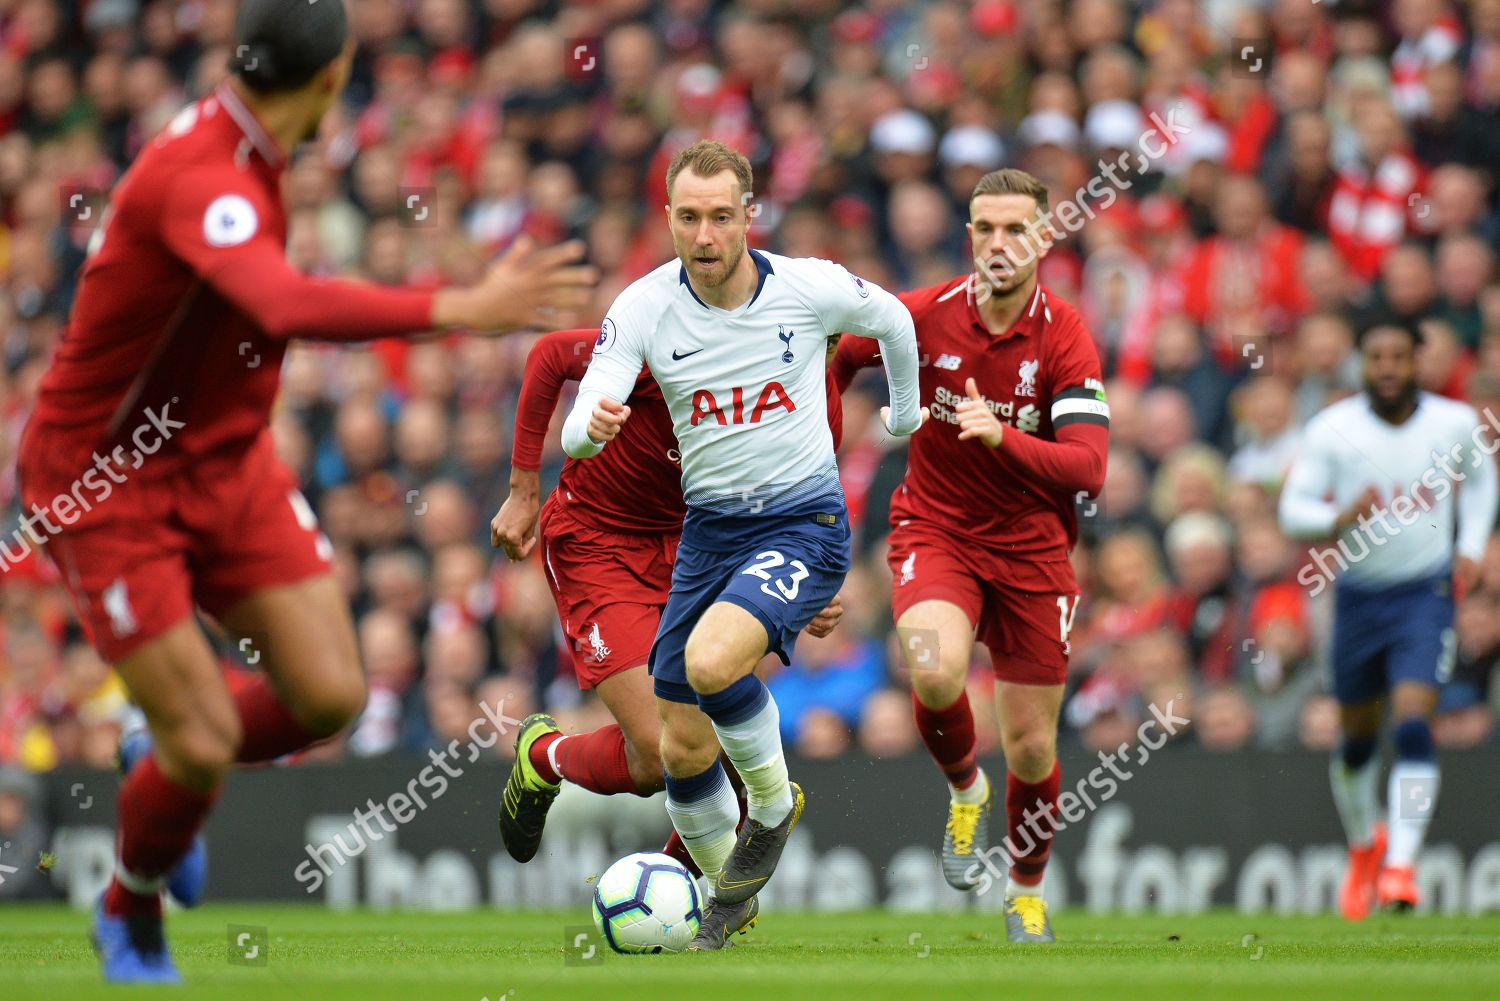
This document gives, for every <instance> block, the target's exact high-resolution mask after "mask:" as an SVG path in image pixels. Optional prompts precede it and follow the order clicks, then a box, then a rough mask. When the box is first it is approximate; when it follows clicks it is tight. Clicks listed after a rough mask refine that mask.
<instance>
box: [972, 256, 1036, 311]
mask: <svg viewBox="0 0 1500 1001" xmlns="http://www.w3.org/2000/svg"><path fill="white" fill-rule="evenodd" d="M1001 261H1003V262H1004V263H1005V264H1007V265H1009V266H1010V268H1011V269H1012V270H1006V269H1005V268H1004V267H1003V266H1002V267H1000V268H999V269H998V270H997V267H996V265H997V262H1001ZM975 265H976V268H975V272H974V282H975V286H976V288H975V292H976V293H977V294H979V295H982V296H983V298H984V299H985V300H989V299H999V300H1001V301H1004V300H1005V299H1007V298H1009V297H1010V296H1012V295H1014V294H1015V293H1016V292H1017V291H1018V290H1019V289H1020V288H1021V287H1022V286H1024V285H1025V284H1026V283H1027V281H1029V280H1030V278H1031V275H1032V273H1033V271H1034V270H1035V266H1034V265H1033V266H1032V267H1026V266H1022V267H1016V265H1015V262H1013V261H1010V260H1008V259H1006V258H1005V257H1004V256H1003V255H999V254H997V255H995V257H992V258H990V259H989V260H987V261H986V260H985V259H983V258H980V257H976V258H975ZM980 289H987V290H988V291H987V292H980Z"/></svg>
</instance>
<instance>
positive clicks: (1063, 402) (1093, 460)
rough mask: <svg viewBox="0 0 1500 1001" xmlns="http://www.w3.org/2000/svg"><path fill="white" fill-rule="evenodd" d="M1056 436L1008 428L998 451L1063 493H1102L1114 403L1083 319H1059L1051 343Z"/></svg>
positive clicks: (1047, 368)
mask: <svg viewBox="0 0 1500 1001" xmlns="http://www.w3.org/2000/svg"><path fill="white" fill-rule="evenodd" d="M1048 349H1049V353H1050V354H1051V359H1050V360H1049V363H1048V365H1047V366H1046V371H1048V372H1049V373H1050V374H1051V379H1050V380H1049V383H1050V384H1049V387H1048V389H1049V392H1048V395H1049V397H1050V399H1051V404H1052V414H1051V417H1052V435H1053V438H1055V439H1056V440H1055V441H1047V440H1045V439H1043V438H1039V437H1037V436H1036V435H1029V434H1027V433H1026V432H1024V431H1019V430H1017V429H1016V428H1014V427H1007V428H1006V429H1005V434H1004V435H1003V436H1002V437H1001V439H1000V447H999V452H1000V454H1001V455H1004V456H1006V457H1007V458H1008V459H1010V460H1011V461H1013V462H1016V463H1019V464H1020V465H1023V466H1025V467H1026V468H1027V469H1028V470H1029V471H1030V472H1031V473H1032V474H1033V475H1034V476H1036V477H1037V478H1038V479H1040V480H1042V481H1043V482H1044V483H1047V484H1049V485H1050V486H1052V487H1054V488H1056V489H1057V490H1058V491H1059V492H1062V493H1074V492H1077V491H1080V490H1081V491H1083V492H1084V493H1087V494H1089V495H1090V496H1098V494H1099V491H1101V490H1103V489H1104V469H1105V461H1106V456H1107V454H1108V452H1109V404H1108V402H1106V401H1105V398H1104V381H1103V377H1102V374H1101V371H1100V367H1099V354H1098V352H1097V351H1095V350H1094V342H1093V339H1092V338H1090V337H1089V334H1088V331H1087V330H1085V329H1084V326H1083V324H1082V323H1081V322H1078V321H1077V320H1074V321H1073V322H1071V323H1064V324H1059V325H1058V326H1057V328H1056V329H1055V330H1054V331H1053V336H1052V337H1051V338H1049V343H1048Z"/></svg>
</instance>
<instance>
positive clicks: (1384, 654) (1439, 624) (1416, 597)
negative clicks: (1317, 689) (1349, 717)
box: [1329, 573, 1456, 706]
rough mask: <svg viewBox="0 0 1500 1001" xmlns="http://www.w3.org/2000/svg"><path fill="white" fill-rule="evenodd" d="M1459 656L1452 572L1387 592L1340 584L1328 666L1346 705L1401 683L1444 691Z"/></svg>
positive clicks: (1334, 612)
mask: <svg viewBox="0 0 1500 1001" xmlns="http://www.w3.org/2000/svg"><path fill="white" fill-rule="evenodd" d="M1455 653H1456V648H1455V644H1454V634H1453V590H1452V584H1451V577H1450V575H1449V574H1447V573H1444V574H1440V575H1439V576H1436V577H1429V578H1426V579H1424V580H1418V581H1411V582H1409V583H1405V584H1396V585H1393V586H1390V587H1383V588H1371V589H1365V588H1355V587H1350V586H1349V585H1347V584H1343V583H1341V584H1339V585H1338V588H1337V593H1336V594H1335V596H1334V607H1333V647H1332V650H1331V651H1330V654H1329V662H1330V666H1331V667H1332V672H1333V694H1334V695H1335V696H1336V697H1337V698H1338V700H1339V702H1340V703H1342V704H1343V705H1346V706H1347V705H1357V704H1359V703H1362V702H1368V701H1370V700H1371V699H1374V698H1377V697H1378V696H1381V695H1384V694H1385V693H1386V692H1387V691H1389V690H1390V689H1391V688H1394V687H1395V686H1396V685H1398V684H1400V683H1401V682H1403V681H1409V682H1418V683H1420V684H1424V685H1431V686H1432V687H1433V688H1441V687H1442V686H1443V685H1444V684H1445V683H1446V682H1447V681H1448V679H1449V677H1451V676H1452V674H1453V663H1454V655H1455Z"/></svg>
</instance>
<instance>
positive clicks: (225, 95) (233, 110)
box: [214, 83, 282, 167]
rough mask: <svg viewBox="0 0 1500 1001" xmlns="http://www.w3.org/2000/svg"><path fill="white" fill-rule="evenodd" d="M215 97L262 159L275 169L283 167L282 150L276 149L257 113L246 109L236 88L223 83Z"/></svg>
mask: <svg viewBox="0 0 1500 1001" xmlns="http://www.w3.org/2000/svg"><path fill="white" fill-rule="evenodd" d="M214 96H215V97H217V98H218V99H219V104H220V105H222V106H223V108H224V110H225V111H227V112H228V113H229V117H230V118H232V119H234V124H236V125H238V126H239V127H240V131H241V132H243V133H245V138H246V139H249V140H250V145H251V146H254V147H255V151H256V152H257V153H259V154H260V155H261V158H262V159H263V160H265V161H266V162H267V163H269V164H270V165H271V166H273V167H279V166H281V161H282V156H281V150H279V149H277V148H276V143H275V142H274V141H273V140H272V139H271V137H270V135H269V134H267V132H266V130H265V128H264V127H263V126H262V125H261V124H260V119H258V118H256V117H255V112H253V111H251V110H250V109H249V108H247V107H245V102H244V101H241V100H240V96H239V95H238V94H236V93H235V92H234V88H233V87H231V86H229V84H227V83H222V84H220V85H219V86H218V87H217V88H216V89H215V91H214Z"/></svg>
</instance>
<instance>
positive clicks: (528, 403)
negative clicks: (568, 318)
mask: <svg viewBox="0 0 1500 1001" xmlns="http://www.w3.org/2000/svg"><path fill="white" fill-rule="evenodd" d="M598 336H599V334H598V332H597V331H594V330H590V329H583V330H557V331H554V332H552V333H550V334H546V335H545V336H543V337H542V338H541V339H540V340H538V341H537V342H536V343H535V344H533V345H532V347H531V351H530V353H529V354H527V355H526V367H525V369H524V370H523V372H522V375H521V394H520V397H519V399H518V400H517V401H516V432H515V441H514V443H513V445H512V447H511V465H512V466H514V467H515V468H517V469H524V470H527V471H528V472H537V471H538V470H540V469H541V468H542V446H543V444H544V443H545V442H546V440H547V428H548V427H550V426H551V424H552V412H553V411H554V410H556V409H557V399H558V397H559V396H561V395H562V388H563V383H565V382H567V381H568V380H569V379H574V380H577V379H582V378H583V373H584V372H585V371H587V369H588V360H589V356H590V353H591V352H592V351H593V350H594V341H595V340H596V339H597V338H598Z"/></svg>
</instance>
